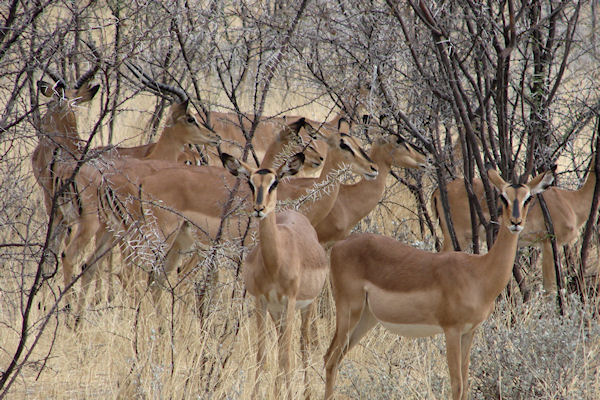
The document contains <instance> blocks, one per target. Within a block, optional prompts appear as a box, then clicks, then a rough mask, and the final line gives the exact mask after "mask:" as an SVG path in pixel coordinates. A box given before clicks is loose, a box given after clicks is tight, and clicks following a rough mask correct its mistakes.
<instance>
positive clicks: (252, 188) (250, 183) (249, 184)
mask: <svg viewBox="0 0 600 400" xmlns="http://www.w3.org/2000/svg"><path fill="white" fill-rule="evenodd" d="M248 186H250V191H251V192H252V194H254V190H255V189H254V185H253V184H252V182H250V181H248Z"/></svg>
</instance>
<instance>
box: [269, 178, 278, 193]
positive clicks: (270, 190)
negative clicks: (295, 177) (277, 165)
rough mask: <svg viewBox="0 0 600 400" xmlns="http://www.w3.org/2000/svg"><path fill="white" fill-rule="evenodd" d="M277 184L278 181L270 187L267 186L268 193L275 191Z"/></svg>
mask: <svg viewBox="0 0 600 400" xmlns="http://www.w3.org/2000/svg"><path fill="white" fill-rule="evenodd" d="M278 184H279V181H277V180H276V181H275V182H273V183H272V184H271V186H269V193H271V192H272V191H273V190H275V188H276V187H277V185H278Z"/></svg>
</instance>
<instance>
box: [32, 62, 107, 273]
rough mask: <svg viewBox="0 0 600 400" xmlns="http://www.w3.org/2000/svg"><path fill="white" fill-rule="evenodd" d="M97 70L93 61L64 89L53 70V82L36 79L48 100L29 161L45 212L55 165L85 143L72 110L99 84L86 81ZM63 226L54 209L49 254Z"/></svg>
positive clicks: (75, 153)
mask: <svg viewBox="0 0 600 400" xmlns="http://www.w3.org/2000/svg"><path fill="white" fill-rule="evenodd" d="M97 69H98V65H97V64H96V65H95V66H94V67H92V68H91V69H90V70H88V71H87V72H86V73H85V74H83V75H82V76H81V78H80V79H79V80H78V81H77V83H76V84H75V86H74V87H73V88H72V89H69V88H67V85H66V84H65V81H64V80H63V79H62V78H61V77H59V76H58V75H57V74H55V73H50V74H49V75H51V76H52V77H53V79H55V81H56V83H55V84H54V85H51V84H49V83H47V82H45V81H39V82H38V88H39V90H40V93H41V94H42V95H44V96H46V97H49V98H50V99H51V101H50V102H49V103H48V105H47V106H48V110H47V111H46V114H45V115H44V116H43V117H42V119H41V124H40V129H39V131H38V132H37V135H38V138H39V142H38V145H37V147H36V148H35V149H34V151H33V153H32V155H31V163H32V170H33V175H34V176H35V179H36V181H37V183H38V184H39V185H40V187H41V188H42V193H43V196H44V206H45V207H46V212H47V213H48V215H50V213H51V208H52V198H53V196H54V194H55V191H56V190H58V189H59V187H58V186H56V184H57V182H56V181H55V177H54V170H55V168H56V166H57V164H58V163H60V162H62V161H71V160H75V159H76V158H77V157H78V156H79V155H80V145H82V144H84V143H85V142H84V141H83V140H82V139H81V137H80V136H79V132H78V130H77V117H76V115H75V112H76V110H77V108H78V106H79V105H80V104H82V103H85V102H89V101H90V100H92V99H93V98H94V96H95V95H96V93H97V92H98V89H99V88H100V86H99V85H95V86H91V85H89V83H88V81H89V80H90V79H91V78H92V77H93V75H94V74H95V73H96V71H97ZM59 200H60V199H59ZM61 201H62V200H61ZM65 228H66V222H65V220H64V216H63V215H62V214H61V213H60V210H58V211H57V213H56V214H55V219H54V224H53V226H52V227H50V229H52V230H54V231H55V233H54V235H53V236H52V241H51V244H50V246H49V247H50V251H51V252H52V253H53V254H58V253H59V250H60V246H61V243H62V241H63V239H64V235H65V233H66V229H65ZM43 268H44V269H45V270H44V271H43V273H44V274H45V275H49V274H51V273H52V271H48V270H47V268H48V263H47V262H45V263H44V264H43Z"/></svg>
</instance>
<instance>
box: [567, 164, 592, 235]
mask: <svg viewBox="0 0 600 400" xmlns="http://www.w3.org/2000/svg"><path fill="white" fill-rule="evenodd" d="M592 157H594V159H595V154H592ZM595 187H596V170H595V164H594V162H593V161H592V163H591V164H590V171H589V172H588V176H587V178H586V180H585V183H584V184H583V186H582V187H581V189H579V190H576V191H573V192H569V194H570V196H571V197H572V198H571V199H570V202H569V204H570V205H571V206H572V207H573V209H574V210H575V214H576V215H577V226H581V225H582V224H583V223H584V222H585V221H587V219H588V217H589V216H590V207H591V205H592V198H593V197H594V189H595Z"/></svg>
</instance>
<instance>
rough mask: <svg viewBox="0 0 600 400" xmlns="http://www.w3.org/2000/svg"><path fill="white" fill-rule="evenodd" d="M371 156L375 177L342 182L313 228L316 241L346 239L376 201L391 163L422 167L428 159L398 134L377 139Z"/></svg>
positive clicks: (382, 188)
mask: <svg viewBox="0 0 600 400" xmlns="http://www.w3.org/2000/svg"><path fill="white" fill-rule="evenodd" d="M370 157H371V159H373V160H374V161H375V163H376V164H377V167H378V169H379V174H378V175H377V178H376V179H374V180H364V179H363V180H361V181H359V182H358V183H354V184H351V185H341V186H340V190H339V194H338V197H337V199H336V201H335V204H334V206H333V208H332V209H331V211H330V212H329V214H327V216H326V217H325V219H324V220H322V221H321V222H320V223H319V224H318V225H317V226H316V227H315V229H316V231H317V235H318V236H319V241H320V242H321V243H323V244H324V245H325V247H326V248H328V247H331V245H332V244H333V242H336V241H338V240H342V239H344V238H346V237H347V236H348V235H349V234H350V230H351V229H352V228H353V227H354V226H355V225H356V224H357V223H358V222H359V221H360V220H361V219H363V218H364V217H365V216H366V215H368V214H369V212H371V210H372V209H373V208H374V207H375V206H376V205H377V203H379V201H380V200H381V197H382V196H383V192H384V191H385V181H386V178H387V175H388V173H389V172H390V171H391V169H392V166H398V167H404V168H425V166H426V165H427V158H426V157H425V156H424V155H422V154H421V153H419V152H418V151H416V150H415V149H414V148H413V147H412V146H411V145H410V144H409V143H408V142H406V141H405V140H404V139H403V138H402V137H400V136H396V137H391V136H390V137H388V138H379V139H378V140H377V142H376V143H375V144H374V145H373V147H372V148H371V152H370Z"/></svg>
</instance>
